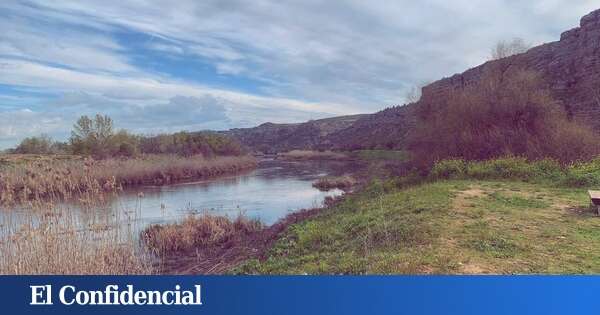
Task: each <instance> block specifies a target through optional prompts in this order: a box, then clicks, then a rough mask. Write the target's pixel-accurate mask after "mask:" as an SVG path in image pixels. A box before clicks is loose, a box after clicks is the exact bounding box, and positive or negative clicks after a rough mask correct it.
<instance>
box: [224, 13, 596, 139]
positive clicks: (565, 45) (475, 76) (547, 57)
mask: <svg viewBox="0 0 600 315" xmlns="http://www.w3.org/2000/svg"><path fill="white" fill-rule="evenodd" d="M489 67H498V68H500V69H502V71H503V73H506V74H510V73H511V71H516V70H518V69H525V70H533V71H536V72H538V73H539V74H540V75H541V76H542V78H543V80H544V82H545V83H546V84H547V85H548V88H549V89H550V91H552V93H553V96H554V97H555V98H556V100H557V101H559V102H560V103H561V105H562V106H563V107H564V108H565V110H566V112H567V113H568V115H569V116H570V117H571V118H573V119H577V120H579V121H582V122H586V123H589V124H590V125H591V126H593V127H594V129H596V130H598V131H600V10H596V11H594V12H592V13H590V14H588V15H586V16H584V17H583V18H582V19H581V22H580V26H579V27H577V28H574V29H572V30H569V31H566V32H564V33H563V34H562V35H561V37H560V40H559V41H556V42H552V43H547V44H544V45H540V46H537V47H534V48H531V49H529V50H528V51H527V52H525V53H522V54H518V55H514V56H510V57H507V58H503V59H499V60H493V61H488V62H486V63H484V64H483V65H480V66H478V67H475V68H472V69H470V70H467V71H465V72H464V73H461V74H456V75H454V76H451V77H449V78H444V79H441V80H439V81H436V82H434V83H432V84H430V85H427V86H425V87H424V88H423V90H422V97H421V100H420V101H419V102H417V103H414V104H409V105H405V106H396V107H391V108H388V109H385V110H383V111H380V112H377V113H374V114H369V115H357V116H348V117H336V118H330V119H328V120H319V121H313V122H307V123H304V124H279V125H276V124H264V125H261V126H259V127H255V128H247V129H234V130H232V131H230V134H232V135H234V136H236V137H237V138H239V139H240V140H241V142H242V143H244V144H245V145H247V146H249V147H251V148H254V149H258V148H259V147H263V148H267V147H271V148H272V150H274V151H282V150H287V149H299V148H306V149H315V148H337V149H359V148H402V147H403V146H404V141H405V140H406V137H407V134H408V132H409V131H410V129H411V127H412V126H414V124H415V117H414V115H413V112H414V108H415V107H417V106H419V104H420V103H423V102H429V103H436V102H439V101H441V98H444V97H446V95H448V92H449V91H451V90H455V89H461V88H464V87H465V86H467V85H469V84H472V83H473V82H476V81H477V80H479V79H480V78H481V75H482V74H483V73H485V71H486V70H487V69H488V68H489ZM321 122H325V123H321ZM324 126H327V128H325V129H326V130H323V128H324Z"/></svg>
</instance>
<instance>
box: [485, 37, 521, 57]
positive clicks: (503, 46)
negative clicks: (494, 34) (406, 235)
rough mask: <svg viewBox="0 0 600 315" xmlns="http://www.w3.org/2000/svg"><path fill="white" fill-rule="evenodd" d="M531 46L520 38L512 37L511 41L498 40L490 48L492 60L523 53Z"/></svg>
mask: <svg viewBox="0 0 600 315" xmlns="http://www.w3.org/2000/svg"><path fill="white" fill-rule="evenodd" d="M529 48H531V45H530V44H528V43H526V42H525V41H524V40H523V39H522V38H513V39H512V40H511V41H505V40H502V41H499V42H498V43H497V44H496V46H494V48H492V56H491V57H492V60H497V59H502V58H506V57H510V56H512V55H517V54H520V53H524V52H526V51H527V50H529Z"/></svg>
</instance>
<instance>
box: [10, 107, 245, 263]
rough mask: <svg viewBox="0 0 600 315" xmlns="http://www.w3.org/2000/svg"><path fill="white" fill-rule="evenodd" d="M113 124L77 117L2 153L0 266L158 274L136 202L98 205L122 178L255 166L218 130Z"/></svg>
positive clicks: (169, 179) (159, 178)
mask: <svg viewBox="0 0 600 315" xmlns="http://www.w3.org/2000/svg"><path fill="white" fill-rule="evenodd" d="M112 129H113V127H112V120H110V118H108V117H106V116H100V115H98V116H96V118H95V119H90V118H87V117H85V116H84V117H82V118H81V119H80V120H79V121H78V122H77V124H76V125H75V126H74V131H73V135H72V137H71V139H70V141H69V143H59V142H54V141H52V140H51V139H50V138H49V137H47V136H40V137H33V138H28V139H25V140H24V141H23V142H22V143H21V144H20V145H19V146H17V148H15V149H14V150H11V152H12V153H13V154H6V155H1V156H0V205H1V207H2V208H3V209H1V210H0V215H1V218H2V219H1V221H0V252H1V253H2V255H0V256H1V257H0V274H151V273H156V272H157V270H156V268H155V265H156V264H155V260H156V259H157V258H156V256H155V255H154V252H152V251H150V249H149V248H147V247H146V246H144V245H142V244H140V243H139V230H140V229H139V228H138V227H136V224H137V223H136V222H137V221H136V217H137V214H138V213H139V212H140V211H141V209H139V208H134V209H125V208H123V209H119V210H118V211H115V212H112V211H110V210H109V209H106V213H103V212H102V211H100V213H99V211H98V209H103V207H107V201H108V200H110V198H113V197H114V196H115V195H116V194H118V193H119V192H120V191H121V190H122V189H123V188H125V187H132V186H136V185H146V184H152V185H161V184H168V183H173V182H176V181H183V180H193V179H197V178H207V177H213V176H218V175H224V174H231V173H236V172H239V171H242V170H245V169H249V168H254V167H255V166H256V160H255V159H254V158H253V157H250V156H247V155H245V153H244V152H243V150H242V149H241V147H240V146H239V144H237V142H236V141H235V140H233V139H230V138H228V137H225V136H220V135H216V134H212V133H183V132H182V133H178V134H173V135H159V136H151V137H146V136H144V137H143V136H134V135H131V134H129V133H128V132H126V131H120V132H117V133H115V132H113V131H112ZM65 200H70V201H71V202H74V203H75V204H76V207H77V211H75V210H74V209H73V208H70V207H72V206H68V205H67V204H65V203H64V202H63V201H65ZM140 245H142V246H140Z"/></svg>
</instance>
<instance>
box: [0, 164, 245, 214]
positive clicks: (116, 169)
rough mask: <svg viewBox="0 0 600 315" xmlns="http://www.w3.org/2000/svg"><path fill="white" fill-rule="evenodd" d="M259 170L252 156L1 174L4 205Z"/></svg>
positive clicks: (32, 168) (14, 169)
mask: <svg viewBox="0 0 600 315" xmlns="http://www.w3.org/2000/svg"><path fill="white" fill-rule="evenodd" d="M255 166H256V160H255V159H254V158H253V157H249V156H240V157H217V158H213V159H206V158H203V157H199V156H198V157H186V158H184V157H179V156H171V155H151V156H145V157H141V158H135V159H108V160H99V161H96V160H93V159H72V160H39V161H33V162H31V161H26V162H23V163H14V164H9V165H5V166H4V167H3V168H2V169H0V203H2V204H11V203H18V202H26V201H29V200H37V199H40V198H48V199H58V198H63V199H66V198H71V197H74V196H80V195H84V194H88V195H91V196H98V197H101V196H102V194H103V193H105V192H110V191H113V190H115V189H117V190H118V189H122V188H123V187H127V186H135V185H143V184H152V185H162V184H168V183H172V182H176V181H183V180H191V179H197V178H204V177H212V176H218V175H222V174H230V173H235V172H239V171H242V170H245V169H249V168H253V167H255Z"/></svg>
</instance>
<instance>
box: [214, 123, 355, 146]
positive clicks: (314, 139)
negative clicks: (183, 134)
mask: <svg viewBox="0 0 600 315" xmlns="http://www.w3.org/2000/svg"><path fill="white" fill-rule="evenodd" d="M364 116H366V115H352V116H340V117H333V118H325V119H319V120H311V121H308V122H305V123H296V124H274V123H264V124H262V125H260V126H258V127H254V128H238V129H231V130H229V131H225V132H224V133H225V134H227V135H230V136H233V137H235V138H237V139H238V140H240V142H242V143H243V144H244V145H246V146H248V147H249V148H251V149H253V150H256V151H261V152H265V153H274V152H280V151H289V150H294V149H319V148H327V147H330V146H331V142H330V141H329V136H330V135H331V134H333V133H336V132H338V131H340V130H344V129H347V128H349V127H350V126H352V125H353V124H354V123H355V122H356V121H358V120H360V119H361V118H363V117H364Z"/></svg>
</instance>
